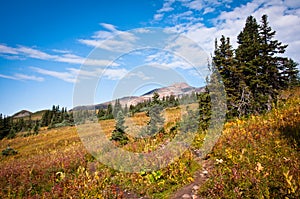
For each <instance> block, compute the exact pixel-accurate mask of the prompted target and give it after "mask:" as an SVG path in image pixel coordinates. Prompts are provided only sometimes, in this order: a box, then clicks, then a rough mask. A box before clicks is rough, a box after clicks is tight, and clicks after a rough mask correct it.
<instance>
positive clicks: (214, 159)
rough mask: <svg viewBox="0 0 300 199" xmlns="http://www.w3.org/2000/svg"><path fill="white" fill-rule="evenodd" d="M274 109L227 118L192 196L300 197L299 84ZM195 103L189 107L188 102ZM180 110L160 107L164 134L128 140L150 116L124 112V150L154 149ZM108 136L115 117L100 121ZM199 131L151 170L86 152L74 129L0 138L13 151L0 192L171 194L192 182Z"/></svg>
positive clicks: (1, 174)
mask: <svg viewBox="0 0 300 199" xmlns="http://www.w3.org/2000/svg"><path fill="white" fill-rule="evenodd" d="M281 98H282V99H281V100H280V102H279V103H278V105H277V108H275V109H273V110H272V111H270V112H269V113H266V114H264V115H257V116H250V117H249V118H243V119H236V120H232V121H228V122H227V123H226V124H225V125H224V130H223V134H222V136H221V137H220V139H219V141H218V142H217V144H216V145H215V147H214V149H213V151H212V152H211V154H210V156H209V157H208V158H209V159H208V161H211V163H212V164H213V168H212V169H211V170H209V171H208V172H209V176H210V178H209V179H208V180H207V181H206V183H205V184H203V185H202V186H201V187H200V189H199V191H198V193H197V194H198V195H199V198H201V197H202V198H299V197H300V195H299V193H300V183H299V182H300V170H299V168H300V151H299V146H300V143H299V140H300V139H299V137H300V89H296V90H293V91H292V92H290V91H286V92H285V93H283V94H282V95H281ZM192 106H196V105H192ZM181 110H185V108H184V107H181V108H170V109H167V110H166V111H165V112H164V114H165V118H166V120H165V132H163V133H158V134H156V135H155V136H154V137H151V138H144V139H134V134H135V132H138V131H139V130H140V129H139V127H133V125H130V124H132V123H134V124H135V125H137V126H141V127H142V126H143V125H145V124H146V123H147V121H148V120H149V118H148V117H147V116H146V114H145V113H138V114H135V116H134V117H131V118H126V123H125V124H126V125H127V126H128V128H129V131H130V132H132V135H129V139H130V141H129V143H128V144H127V145H125V146H123V148H124V149H126V150H129V151H134V152H147V151H151V150H155V149H156V148H157V147H158V146H159V144H161V143H165V142H167V141H168V140H170V139H172V138H173V137H174V131H173V130H172V129H174V128H172V127H174V125H176V122H177V121H179V120H180V116H181V114H182V113H181ZM100 123H101V127H102V128H103V129H105V130H104V131H105V134H106V135H107V137H109V136H110V133H111V132H112V131H113V129H114V125H115V121H114V120H105V121H100ZM204 137H205V134H204V133H198V134H197V136H196V138H195V140H194V143H193V144H192V146H191V149H190V150H188V151H186V152H184V154H183V155H182V156H181V157H180V158H179V159H176V160H175V161H174V162H173V163H172V164H170V165H169V166H167V167H166V168H163V169H160V170H158V171H154V172H140V173H124V172H119V171H116V170H113V169H111V168H109V167H107V166H105V165H103V164H101V163H100V162H98V161H97V160H95V158H94V157H93V156H91V155H90V154H89V153H88V152H87V150H86V148H85V147H84V146H83V144H82V142H81V140H80V137H79V136H78V134H77V131H76V127H60V128H52V129H41V131H40V132H39V134H38V135H32V136H29V137H22V136H17V137H16V138H14V139H6V138H5V139H3V140H0V149H1V150H4V149H5V148H6V147H7V146H8V145H9V146H10V147H11V148H13V149H15V150H17V151H18V153H17V154H16V155H13V156H0V168H1V169H0V198H138V197H140V196H145V197H146V198H170V196H171V195H172V194H173V193H174V192H175V191H176V190H177V189H180V188H181V187H182V186H184V185H186V184H189V183H191V182H193V181H194V180H195V179H194V173H195V172H196V171H198V170H200V169H201V162H199V161H196V159H197V158H196V155H195V154H193V151H194V150H196V149H198V148H200V147H201V144H202V142H203V140H204Z"/></svg>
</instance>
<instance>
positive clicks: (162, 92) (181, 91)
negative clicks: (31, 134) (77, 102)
mask: <svg viewBox="0 0 300 199" xmlns="http://www.w3.org/2000/svg"><path fill="white" fill-rule="evenodd" d="M204 91H205V86H203V87H193V86H190V85H189V84H187V83H185V82H179V83H174V84H171V85H169V86H166V87H161V88H155V89H152V90H150V91H148V92H146V93H144V94H142V95H140V96H125V97H122V98H118V100H119V101H120V104H121V105H122V106H123V107H124V106H125V105H126V104H127V106H130V105H136V104H138V103H141V102H144V101H147V100H149V99H151V98H152V96H153V93H154V92H157V93H158V94H159V97H160V99H162V98H163V97H167V96H171V95H173V96H175V97H181V96H183V95H187V94H191V93H193V92H194V93H201V92H204ZM116 100H117V99H114V100H111V101H107V102H103V103H99V104H95V105H83V106H76V107H73V109H71V110H73V111H76V110H94V109H99V108H106V107H107V106H108V104H112V105H113V104H114V103H115V101H116Z"/></svg>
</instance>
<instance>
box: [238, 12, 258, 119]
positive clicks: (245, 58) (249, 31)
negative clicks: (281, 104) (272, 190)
mask: <svg viewBox="0 0 300 199" xmlns="http://www.w3.org/2000/svg"><path fill="white" fill-rule="evenodd" d="M258 28H259V25H258V24H257V21H256V19H255V18H254V17H253V16H249V17H248V18H247V19H246V23H245V27H244V28H243V30H242V31H241V32H240V34H239V35H238V37H237V43H238V48H237V49H236V51H235V52H236V59H237V64H238V66H237V67H238V71H239V72H240V77H239V78H240V86H239V89H240V99H239V103H238V104H237V105H238V106H237V109H238V115H239V116H242V115H247V114H249V113H251V112H252V111H253V110H254V109H255V108H254V107H257V106H259V104H257V100H256V99H255V98H256V96H258V95H259V93H260V92H259V90H260V88H259V85H260V84H261V80H260V77H259V63H258V61H259V60H258V57H259V53H260V48H259V47H260V37H259V30H258Z"/></svg>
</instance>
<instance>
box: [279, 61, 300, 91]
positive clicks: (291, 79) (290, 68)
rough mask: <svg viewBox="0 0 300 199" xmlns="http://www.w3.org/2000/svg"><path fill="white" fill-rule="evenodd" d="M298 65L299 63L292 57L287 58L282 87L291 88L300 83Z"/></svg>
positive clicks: (282, 75)
mask: <svg viewBox="0 0 300 199" xmlns="http://www.w3.org/2000/svg"><path fill="white" fill-rule="evenodd" d="M297 66H298V63H297V62H295V61H294V60H292V59H291V58H290V59H285V62H284V70H283V72H282V73H281V82H280V83H281V87H283V88H291V87H294V86H297V85H299V83H300V82H299V77H298V74H299V70H298V68H297Z"/></svg>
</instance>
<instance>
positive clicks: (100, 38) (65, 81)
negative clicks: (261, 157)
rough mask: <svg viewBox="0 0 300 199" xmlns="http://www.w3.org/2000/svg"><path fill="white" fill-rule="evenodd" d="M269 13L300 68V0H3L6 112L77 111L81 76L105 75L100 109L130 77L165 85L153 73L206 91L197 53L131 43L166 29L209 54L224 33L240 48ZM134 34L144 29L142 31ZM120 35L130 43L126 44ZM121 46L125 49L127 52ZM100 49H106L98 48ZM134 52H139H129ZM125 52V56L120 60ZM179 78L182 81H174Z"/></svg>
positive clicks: (1, 70) (1, 109)
mask: <svg viewBox="0 0 300 199" xmlns="http://www.w3.org/2000/svg"><path fill="white" fill-rule="evenodd" d="M263 14H268V16H269V21H270V25H271V26H272V28H273V29H274V30H276V31H277V35H276V38H277V39H279V40H280V41H282V42H283V43H285V44H289V47H288V49H287V52H286V54H285V56H288V57H291V58H293V59H294V60H295V61H297V62H300V58H299V56H298V55H299V53H298V52H299V51H300V34H299V30H300V1H294V0H239V1H235V0H177V1H174V0H164V1H163V0H128V1H122V0H110V1H105V0H102V1H96V0H95V1H76V3H75V1H70V0H68V1H58V0H43V1H39V0H35V1H34V0H28V1H22V0H19V1H16V0H11V1H4V0H3V1H0V26H1V31H0V89H1V103H0V113H3V114H6V115H11V114H13V113H15V112H17V111H19V110H22V109H27V110H30V111H33V112H34V111H37V110H41V109H47V108H51V107H52V105H53V104H59V105H60V106H66V107H68V108H69V109H70V108H72V106H73V93H74V89H76V82H77V83H78V79H80V78H77V77H78V74H79V75H81V77H82V79H88V78H89V77H94V78H95V77H99V76H101V78H100V82H98V83H99V84H98V85H96V91H95V93H94V95H95V96H94V102H96V103H97V102H103V101H106V100H109V99H111V97H115V96H118V97H119V95H121V94H120V93H119V95H118V94H115V93H114V92H113V91H114V89H116V86H117V85H120V82H122V85H124V84H125V82H126V81H125V80H126V78H128V77H130V78H131V80H132V81H136V82H141V83H143V82H152V83H157V82H156V81H157V80H156V79H155V78H154V76H155V74H154V73H153V71H155V69H154V68H151V67H155V68H157V67H158V66H160V67H161V68H160V70H161V71H163V70H164V71H166V70H170V71H169V73H166V74H171V73H172V71H173V72H174V71H175V72H176V73H177V74H180V75H182V77H183V79H184V80H186V81H187V82H188V83H189V84H191V85H193V86H201V85H203V80H200V79H198V77H197V76H195V75H194V74H195V71H193V70H192V69H191V67H189V66H188V64H187V62H186V60H184V58H186V57H188V58H191V59H193V57H192V56H193V54H192V53H189V54H188V55H185V52H184V48H180V49H179V48H177V51H174V53H177V54H176V55H182V57H180V56H179V57H178V56H177V57H174V54H173V55H169V54H170V53H171V52H166V51H162V50H143V51H141V50H140V51H134V53H133V52H132V50H133V49H132V46H128V44H131V43H133V41H136V40H135V39H136V37H135V36H137V34H138V33H137V32H140V33H142V32H144V33H146V30H148V28H149V27H158V28H161V30H162V31H173V32H176V33H178V34H180V35H183V36H184V37H186V38H189V39H190V40H191V41H193V42H195V43H196V44H197V45H199V46H200V47H201V48H203V49H204V51H205V52H206V53H207V54H208V55H209V54H210V53H212V52H213V47H214V40H215V38H219V37H220V36H221V35H222V34H224V35H225V36H229V37H230V38H231V40H232V44H233V46H236V42H235V41H236V36H237V34H238V33H239V32H240V30H241V29H242V27H243V25H244V23H245V19H246V17H247V16H249V15H253V16H255V17H256V18H257V20H260V17H261V16H262V15H263ZM134 29H137V30H139V31H136V32H135V33H134V32H132V30H134ZM128 31H129V32H128ZM148 32H149V31H148ZM118 35H119V36H120V35H121V38H122V39H123V40H125V41H126V42H125V43H124V42H123V43H121V44H120V42H121V41H120V40H117V38H116V37H118ZM122 36H123V37H122ZM154 36H156V34H152V36H151V37H154ZM124 38H125V39H124ZM123 40H122V41H123ZM177 41H178V40H177ZM174 43H175V44H176V42H175V41H174ZM170 44H173V43H172V42H170ZM175 44H174V45H175ZM179 44H180V45H182V44H183V43H182V41H181V43H179ZM99 45H100V47H99ZM134 45H137V44H136V43H135V44H134ZM174 45H173V47H174ZM120 46H121V47H122V48H123V47H124V48H125V49H124V48H123V49H119V48H120ZM170 46H171V45H170ZM95 47H97V48H100V50H99V51H97V50H94V49H95ZM127 47H128V49H127ZM134 47H137V46H134ZM169 49H172V48H171V47H170V48H169ZM126 50H128V51H129V52H131V53H129V54H128V53H127V54H126ZM117 52H118V53H119V54H118V53H117ZM120 52H121V55H122V56H120V57H114V56H115V55H120ZM141 52H142V54H143V56H141ZM171 54H172V53H171ZM113 57H114V59H112V58H113ZM112 60H113V62H111V61H112ZM138 65H139V66H141V67H139V70H137V66H138ZM84 66H89V67H88V68H84ZM107 66H109V67H107ZM91 68H93V70H90V69H91ZM80 69H81V70H80ZM85 69H87V70H85ZM88 69H89V70H88ZM151 71H152V72H151ZM158 73H161V74H164V72H157V73H156V74H158ZM164 76H166V77H168V75H164ZM174 76H176V75H174ZM178 77H179V76H178ZM124 78H125V80H124ZM168 78H169V77H168ZM168 78H166V79H168ZM179 79H180V78H179ZM154 80H155V81H154ZM175 80H178V79H176V78H175V79H171V80H170V81H169V83H171V82H172V81H175ZM167 83H168V82H161V85H163V84H167ZM125 85H126V84H125ZM143 86H144V89H143V88H136V90H138V92H133V90H131V93H129V94H137V95H138V94H141V93H142V92H144V91H146V90H147V89H149V88H150V87H151V86H150V87H149V85H147V84H146V83H145V84H143ZM122 94H123V95H125V94H126V93H122ZM127 94H128V93H127Z"/></svg>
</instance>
